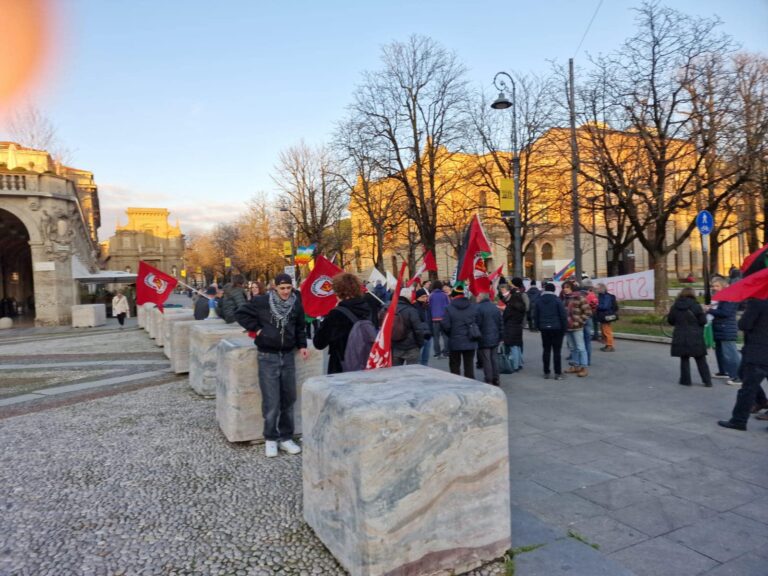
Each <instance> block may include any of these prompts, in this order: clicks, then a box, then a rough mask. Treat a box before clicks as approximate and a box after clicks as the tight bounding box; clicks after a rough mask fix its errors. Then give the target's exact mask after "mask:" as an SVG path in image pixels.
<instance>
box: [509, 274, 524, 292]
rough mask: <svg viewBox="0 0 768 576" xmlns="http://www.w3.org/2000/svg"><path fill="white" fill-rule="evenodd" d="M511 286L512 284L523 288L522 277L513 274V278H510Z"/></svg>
mask: <svg viewBox="0 0 768 576" xmlns="http://www.w3.org/2000/svg"><path fill="white" fill-rule="evenodd" d="M512 286H514V287H515V288H521V289H522V288H525V286H524V285H523V279H522V278H520V277H519V276H515V277H514V278H512Z"/></svg>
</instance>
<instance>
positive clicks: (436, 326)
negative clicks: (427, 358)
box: [432, 320, 448, 356]
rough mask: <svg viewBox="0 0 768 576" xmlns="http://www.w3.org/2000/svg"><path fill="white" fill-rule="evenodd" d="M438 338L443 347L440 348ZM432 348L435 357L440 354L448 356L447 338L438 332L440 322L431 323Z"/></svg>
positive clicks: (443, 333)
mask: <svg viewBox="0 0 768 576" xmlns="http://www.w3.org/2000/svg"><path fill="white" fill-rule="evenodd" d="M440 338H442V339H443V347H442V348H440ZM432 342H433V344H432V346H433V347H434V351H435V356H440V354H444V355H446V356H447V355H448V336H447V335H446V334H445V332H443V331H442V330H440V321H439V320H437V321H435V320H433V321H432Z"/></svg>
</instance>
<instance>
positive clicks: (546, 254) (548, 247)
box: [541, 242, 554, 260]
mask: <svg viewBox="0 0 768 576" xmlns="http://www.w3.org/2000/svg"><path fill="white" fill-rule="evenodd" d="M553 253H554V250H553V249H552V244H550V243H549V242H545V243H544V245H543V246H542V247H541V259H542V260H552V256H553V255H554V254H553Z"/></svg>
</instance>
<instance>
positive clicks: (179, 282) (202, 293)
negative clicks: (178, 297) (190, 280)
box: [176, 280, 208, 298]
mask: <svg viewBox="0 0 768 576" xmlns="http://www.w3.org/2000/svg"><path fill="white" fill-rule="evenodd" d="M176 282H177V283H178V284H181V285H182V286H186V287H187V288H189V289H190V290H192V291H193V292H197V293H198V294H200V296H205V297H206V298H208V295H207V294H206V293H204V292H201V291H200V290H198V289H197V288H194V287H192V286H190V285H189V284H187V283H186V282H182V281H181V280H176Z"/></svg>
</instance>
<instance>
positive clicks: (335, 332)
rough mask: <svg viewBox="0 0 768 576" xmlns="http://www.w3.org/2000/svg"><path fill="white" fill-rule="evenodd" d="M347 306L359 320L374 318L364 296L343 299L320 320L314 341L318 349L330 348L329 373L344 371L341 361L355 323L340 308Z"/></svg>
mask: <svg viewBox="0 0 768 576" xmlns="http://www.w3.org/2000/svg"><path fill="white" fill-rule="evenodd" d="M339 308H345V309H347V310H349V311H350V312H352V314H354V315H355V317H356V318H358V319H359V320H372V318H371V308H370V306H369V305H368V302H366V301H365V300H364V299H363V298H349V299H348V300H342V301H341V302H339V303H338V304H337V305H336V308H334V309H333V310H331V311H330V312H329V313H328V315H327V316H326V317H325V318H323V321H322V322H320V326H318V328H317V332H315V337H314V338H313V339H312V343H313V344H314V346H315V348H317V349H318V350H323V349H325V348H328V374H339V373H340V372H343V370H342V367H341V362H342V360H344V353H345V352H346V351H347V340H348V339H349V333H350V332H351V331H352V326H354V324H353V323H352V321H351V320H350V319H349V318H347V316H346V315H345V314H344V313H343V312H341V311H340V310H339Z"/></svg>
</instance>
